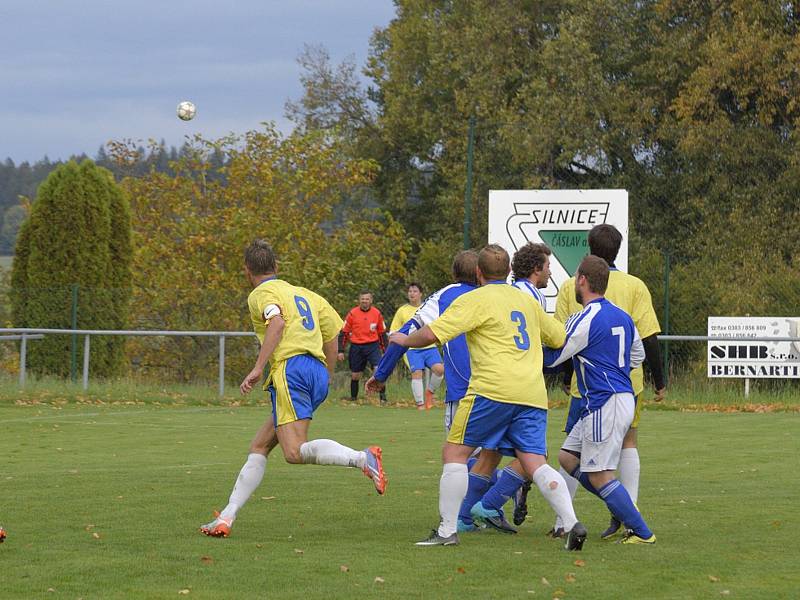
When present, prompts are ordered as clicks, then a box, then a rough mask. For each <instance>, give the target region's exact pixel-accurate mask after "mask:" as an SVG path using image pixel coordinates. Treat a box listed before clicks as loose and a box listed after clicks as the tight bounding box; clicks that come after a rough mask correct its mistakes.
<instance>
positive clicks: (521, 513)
mask: <svg viewBox="0 0 800 600" xmlns="http://www.w3.org/2000/svg"><path fill="white" fill-rule="evenodd" d="M530 491H531V482H530V481H526V482H525V483H523V484H522V487H521V488H519V489H518V490H517V492H516V493H515V494H514V498H513V500H514V525H522V524H523V523H524V522H525V517H527V516H528V492H530Z"/></svg>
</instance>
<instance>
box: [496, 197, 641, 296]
mask: <svg viewBox="0 0 800 600" xmlns="http://www.w3.org/2000/svg"><path fill="white" fill-rule="evenodd" d="M601 223H608V224H610V225H613V226H614V227H616V228H617V229H619V231H620V233H622V247H621V248H620V250H619V255H618V256H617V261H616V266H617V268H618V269H619V270H621V271H627V270H628V192H627V191H626V190H493V191H490V192H489V243H490V244H500V245H501V246H503V248H505V249H506V250H507V251H508V252H509V254H511V255H513V254H514V252H516V251H517V249H518V248H520V247H521V246H524V245H525V244H527V243H528V242H536V243H544V244H547V245H548V246H549V247H550V249H551V250H552V251H553V254H552V256H551V257H550V269H551V271H552V274H553V275H552V278H551V280H550V285H548V286H547V289H546V290H544V295H545V297H546V298H547V310H548V312H553V311H554V310H555V306H556V296H557V295H558V290H559V288H560V287H561V286H562V285H563V284H564V282H565V281H567V280H568V279H569V278H570V277H572V276H573V275H574V274H575V271H576V270H577V268H578V265H579V264H580V262H581V260H582V259H583V257H584V256H586V255H587V254H588V253H589V244H588V242H587V240H586V236H587V234H588V233H589V230H590V229H591V228H592V227H594V226H595V225H599V224H601Z"/></svg>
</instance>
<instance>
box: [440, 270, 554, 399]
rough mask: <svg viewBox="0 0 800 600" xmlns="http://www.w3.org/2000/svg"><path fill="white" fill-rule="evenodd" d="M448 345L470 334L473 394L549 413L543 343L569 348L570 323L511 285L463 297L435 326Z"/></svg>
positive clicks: (492, 285) (489, 285) (493, 286)
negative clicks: (565, 327) (546, 310)
mask: <svg viewBox="0 0 800 600" xmlns="http://www.w3.org/2000/svg"><path fill="white" fill-rule="evenodd" d="M430 328H431V330H432V331H433V333H434V334H435V335H436V337H437V338H438V339H439V341H440V342H442V343H444V342H446V341H448V340H450V339H452V338H454V337H456V336H457V335H459V334H461V333H466V337H467V347H468V348H469V358H470V367H471V369H472V376H471V377H470V380H469V388H468V389H467V394H466V395H467V396H470V395H472V394H478V395H480V396H484V397H486V398H489V399H490V400H495V401H496V402H506V403H509V404H522V405H525V406H534V407H537V408H543V409H545V410H546V409H547V389H546V388H545V384H544V375H543V374H542V359H543V357H542V344H543V343H544V344H546V345H547V346H551V347H553V348H560V347H561V346H563V345H564V341H565V339H566V332H565V330H564V325H562V324H561V323H559V322H558V321H556V320H555V319H554V318H553V317H551V316H550V315H548V314H547V313H546V312H544V309H542V307H541V305H540V304H539V303H538V302H537V301H536V300H534V298H533V296H531V295H530V294H527V293H525V292H523V291H521V290H519V289H517V288H515V287H514V286H511V285H508V284H507V283H506V282H505V281H496V282H495V281H492V282H489V283H487V284H486V285H483V286H481V287H480V288H478V289H476V290H474V291H472V292H468V293H466V294H463V295H462V296H459V297H458V298H457V299H456V300H455V301H453V303H452V304H451V305H450V306H449V308H448V309H447V311H445V312H444V313H443V314H442V316H441V317H439V318H438V319H436V320H435V321H433V322H432V323H431V324H430Z"/></svg>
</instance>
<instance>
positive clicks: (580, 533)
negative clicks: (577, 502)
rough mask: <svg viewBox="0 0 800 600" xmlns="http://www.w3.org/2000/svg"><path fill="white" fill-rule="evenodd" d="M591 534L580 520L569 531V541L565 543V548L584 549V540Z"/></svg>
mask: <svg viewBox="0 0 800 600" xmlns="http://www.w3.org/2000/svg"><path fill="white" fill-rule="evenodd" d="M587 535H589V532H588V531H586V527H584V526H583V523H581V522H580V521H578V522H577V523H575V525H573V526H572V529H570V530H569V531H568V532H567V541H566V543H565V544H564V549H565V550H581V549H583V542H585V541H586V536H587Z"/></svg>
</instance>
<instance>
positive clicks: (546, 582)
mask: <svg viewBox="0 0 800 600" xmlns="http://www.w3.org/2000/svg"><path fill="white" fill-rule="evenodd" d="M542 585H550V582H549V581H547V579H546V578H544V577H542Z"/></svg>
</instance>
